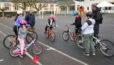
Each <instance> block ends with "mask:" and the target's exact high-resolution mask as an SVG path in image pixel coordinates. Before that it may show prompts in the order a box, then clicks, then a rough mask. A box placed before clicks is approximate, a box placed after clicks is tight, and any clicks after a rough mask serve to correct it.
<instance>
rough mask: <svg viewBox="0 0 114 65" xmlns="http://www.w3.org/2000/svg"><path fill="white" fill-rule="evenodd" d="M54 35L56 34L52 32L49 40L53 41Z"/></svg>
mask: <svg viewBox="0 0 114 65" xmlns="http://www.w3.org/2000/svg"><path fill="white" fill-rule="evenodd" d="M55 37H56V35H55V33H54V32H53V33H52V36H50V40H51V41H52V42H55Z"/></svg>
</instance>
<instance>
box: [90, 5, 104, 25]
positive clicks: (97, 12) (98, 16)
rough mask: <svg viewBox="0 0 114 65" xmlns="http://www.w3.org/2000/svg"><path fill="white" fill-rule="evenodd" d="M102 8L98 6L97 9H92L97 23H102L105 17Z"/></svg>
mask: <svg viewBox="0 0 114 65" xmlns="http://www.w3.org/2000/svg"><path fill="white" fill-rule="evenodd" d="M100 11H101V9H100V8H98V7H97V8H96V10H94V11H92V12H93V19H95V21H96V24H101V23H102V20H103V17H102V14H101V13H100Z"/></svg>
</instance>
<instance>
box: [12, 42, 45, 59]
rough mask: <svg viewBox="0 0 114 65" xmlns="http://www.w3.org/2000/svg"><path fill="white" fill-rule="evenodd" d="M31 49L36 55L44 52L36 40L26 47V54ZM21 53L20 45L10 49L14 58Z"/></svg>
mask: <svg viewBox="0 0 114 65" xmlns="http://www.w3.org/2000/svg"><path fill="white" fill-rule="evenodd" d="M30 47H32V53H33V54H35V55H39V54H41V53H42V51H43V48H42V47H41V46H40V45H39V44H38V43H37V42H36V40H32V41H31V42H30V43H29V44H26V45H25V49H24V54H25V53H26V52H27V49H28V48H30ZM20 51H21V50H20V45H19V44H18V45H17V47H13V48H11V49H10V55H11V56H12V57H17V56H19V55H20V54H21V53H20Z"/></svg>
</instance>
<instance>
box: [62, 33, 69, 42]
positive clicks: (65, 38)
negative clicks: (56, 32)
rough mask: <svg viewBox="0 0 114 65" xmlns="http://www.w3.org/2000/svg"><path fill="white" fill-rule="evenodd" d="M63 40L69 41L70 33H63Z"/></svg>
mask: <svg viewBox="0 0 114 65" xmlns="http://www.w3.org/2000/svg"><path fill="white" fill-rule="evenodd" d="M63 40H65V41H68V40H69V32H68V31H64V32H63Z"/></svg>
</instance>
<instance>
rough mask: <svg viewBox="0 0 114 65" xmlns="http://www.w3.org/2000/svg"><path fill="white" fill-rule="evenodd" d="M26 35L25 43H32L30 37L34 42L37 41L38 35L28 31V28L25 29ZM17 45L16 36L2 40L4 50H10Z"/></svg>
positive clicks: (8, 36) (9, 36)
mask: <svg viewBox="0 0 114 65" xmlns="http://www.w3.org/2000/svg"><path fill="white" fill-rule="evenodd" d="M26 29H27V31H28V33H27V35H26V39H25V40H26V41H27V42H28V43H30V42H31V41H32V37H34V38H35V39H36V40H37V39H38V35H37V33H36V32H33V31H29V29H28V28H26ZM17 43H18V40H17V36H16V35H7V36H6V37H5V38H4V40H3V45H4V47H5V48H7V49H10V48H12V47H15V46H16V45H17Z"/></svg>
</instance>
